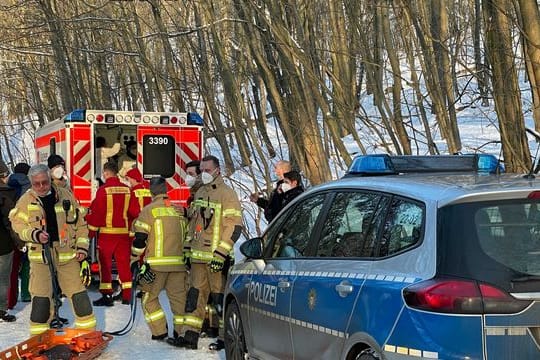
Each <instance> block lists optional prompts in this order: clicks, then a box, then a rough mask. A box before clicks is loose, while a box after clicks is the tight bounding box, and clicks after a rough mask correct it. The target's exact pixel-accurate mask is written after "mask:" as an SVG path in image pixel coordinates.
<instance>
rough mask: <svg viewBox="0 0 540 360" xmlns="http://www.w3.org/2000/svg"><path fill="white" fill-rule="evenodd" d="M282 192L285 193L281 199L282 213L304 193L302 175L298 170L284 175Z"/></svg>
mask: <svg viewBox="0 0 540 360" xmlns="http://www.w3.org/2000/svg"><path fill="white" fill-rule="evenodd" d="M281 190H282V191H283V196H282V199H281V208H280V209H279V210H280V211H281V209H283V208H284V207H285V206H287V204H289V203H290V202H291V201H293V200H294V199H295V198H296V197H297V196H298V195H300V194H301V193H303V192H304V187H303V186H302V177H301V176H300V173H299V172H298V171H296V170H293V171H289V172H287V173H285V174H283V184H281ZM276 215H277V214H276Z"/></svg>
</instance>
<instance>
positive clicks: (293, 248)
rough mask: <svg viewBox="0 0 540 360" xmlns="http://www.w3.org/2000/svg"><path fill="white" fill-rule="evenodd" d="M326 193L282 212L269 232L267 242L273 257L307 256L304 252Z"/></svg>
mask: <svg viewBox="0 0 540 360" xmlns="http://www.w3.org/2000/svg"><path fill="white" fill-rule="evenodd" d="M325 197H326V194H319V195H315V196H313V197H311V198H309V199H306V200H304V201H302V202H301V203H299V204H297V206H295V207H294V208H291V209H288V211H287V212H286V213H284V214H280V219H279V220H278V221H277V226H276V227H274V229H270V230H269V232H268V238H267V239H266V241H267V244H269V246H270V247H271V248H272V250H271V257H274V258H291V257H292V258H295V257H303V256H305V254H304V252H305V250H306V248H307V246H308V244H309V241H310V239H311V234H312V232H313V228H314V227H315V223H316V221H317V218H318V217H319V213H320V212H321V209H322V207H323V203H324V199H325Z"/></svg>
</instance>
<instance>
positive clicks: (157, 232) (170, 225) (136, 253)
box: [131, 194, 187, 272]
mask: <svg viewBox="0 0 540 360" xmlns="http://www.w3.org/2000/svg"><path fill="white" fill-rule="evenodd" d="M186 230H187V221H186V219H185V218H184V216H183V215H182V214H181V213H179V212H177V211H176V209H175V208H174V207H173V206H171V204H170V202H169V199H168V197H167V195H165V194H161V195H157V196H156V197H155V198H154V200H153V201H152V202H151V203H150V205H147V206H145V207H144V208H143V209H142V210H141V213H140V215H139V217H138V218H137V219H136V220H135V222H134V223H133V231H134V232H135V240H134V241H133V245H132V247H131V262H132V263H133V262H134V261H137V260H138V259H139V257H140V256H141V254H143V253H144V261H146V262H147V263H149V264H150V267H151V268H152V269H155V270H157V271H163V272H174V271H185V270H186V268H185V266H184V253H183V244H184V241H185V238H186Z"/></svg>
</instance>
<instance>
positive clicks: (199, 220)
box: [187, 176, 242, 262]
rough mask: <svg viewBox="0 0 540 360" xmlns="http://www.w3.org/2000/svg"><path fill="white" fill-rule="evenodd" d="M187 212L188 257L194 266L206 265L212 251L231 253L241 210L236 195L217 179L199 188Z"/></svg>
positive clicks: (240, 221) (239, 224)
mask: <svg viewBox="0 0 540 360" xmlns="http://www.w3.org/2000/svg"><path fill="white" fill-rule="evenodd" d="M188 212H189V215H188V216H189V219H190V223H189V232H188V233H189V239H188V240H189V243H188V244H187V247H189V248H190V252H191V254H190V256H191V259H192V261H194V262H209V261H210V260H212V258H213V256H214V251H219V252H220V253H221V254H223V255H227V254H229V253H232V248H233V245H234V240H235V239H232V236H233V232H234V229H235V227H236V226H241V225H242V210H241V207H240V201H239V200H238V195H237V194H236V192H235V191H234V190H233V189H232V188H230V187H229V186H227V185H226V184H225V183H224V182H223V178H222V177H221V176H217V177H216V179H215V180H214V181H213V182H212V183H210V184H207V185H203V186H202V187H201V188H200V189H199V190H198V191H197V193H196V194H195V200H194V201H193V202H192V203H191V205H190V208H189V210H188Z"/></svg>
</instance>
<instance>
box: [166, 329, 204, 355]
mask: <svg viewBox="0 0 540 360" xmlns="http://www.w3.org/2000/svg"><path fill="white" fill-rule="evenodd" d="M167 343H169V344H171V345H173V346H176V347H183V348H186V349H191V350H197V345H198V343H199V333H196V332H195V331H191V330H188V331H186V333H185V334H184V336H178V337H177V338H174V339H171V338H169V339H167Z"/></svg>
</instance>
